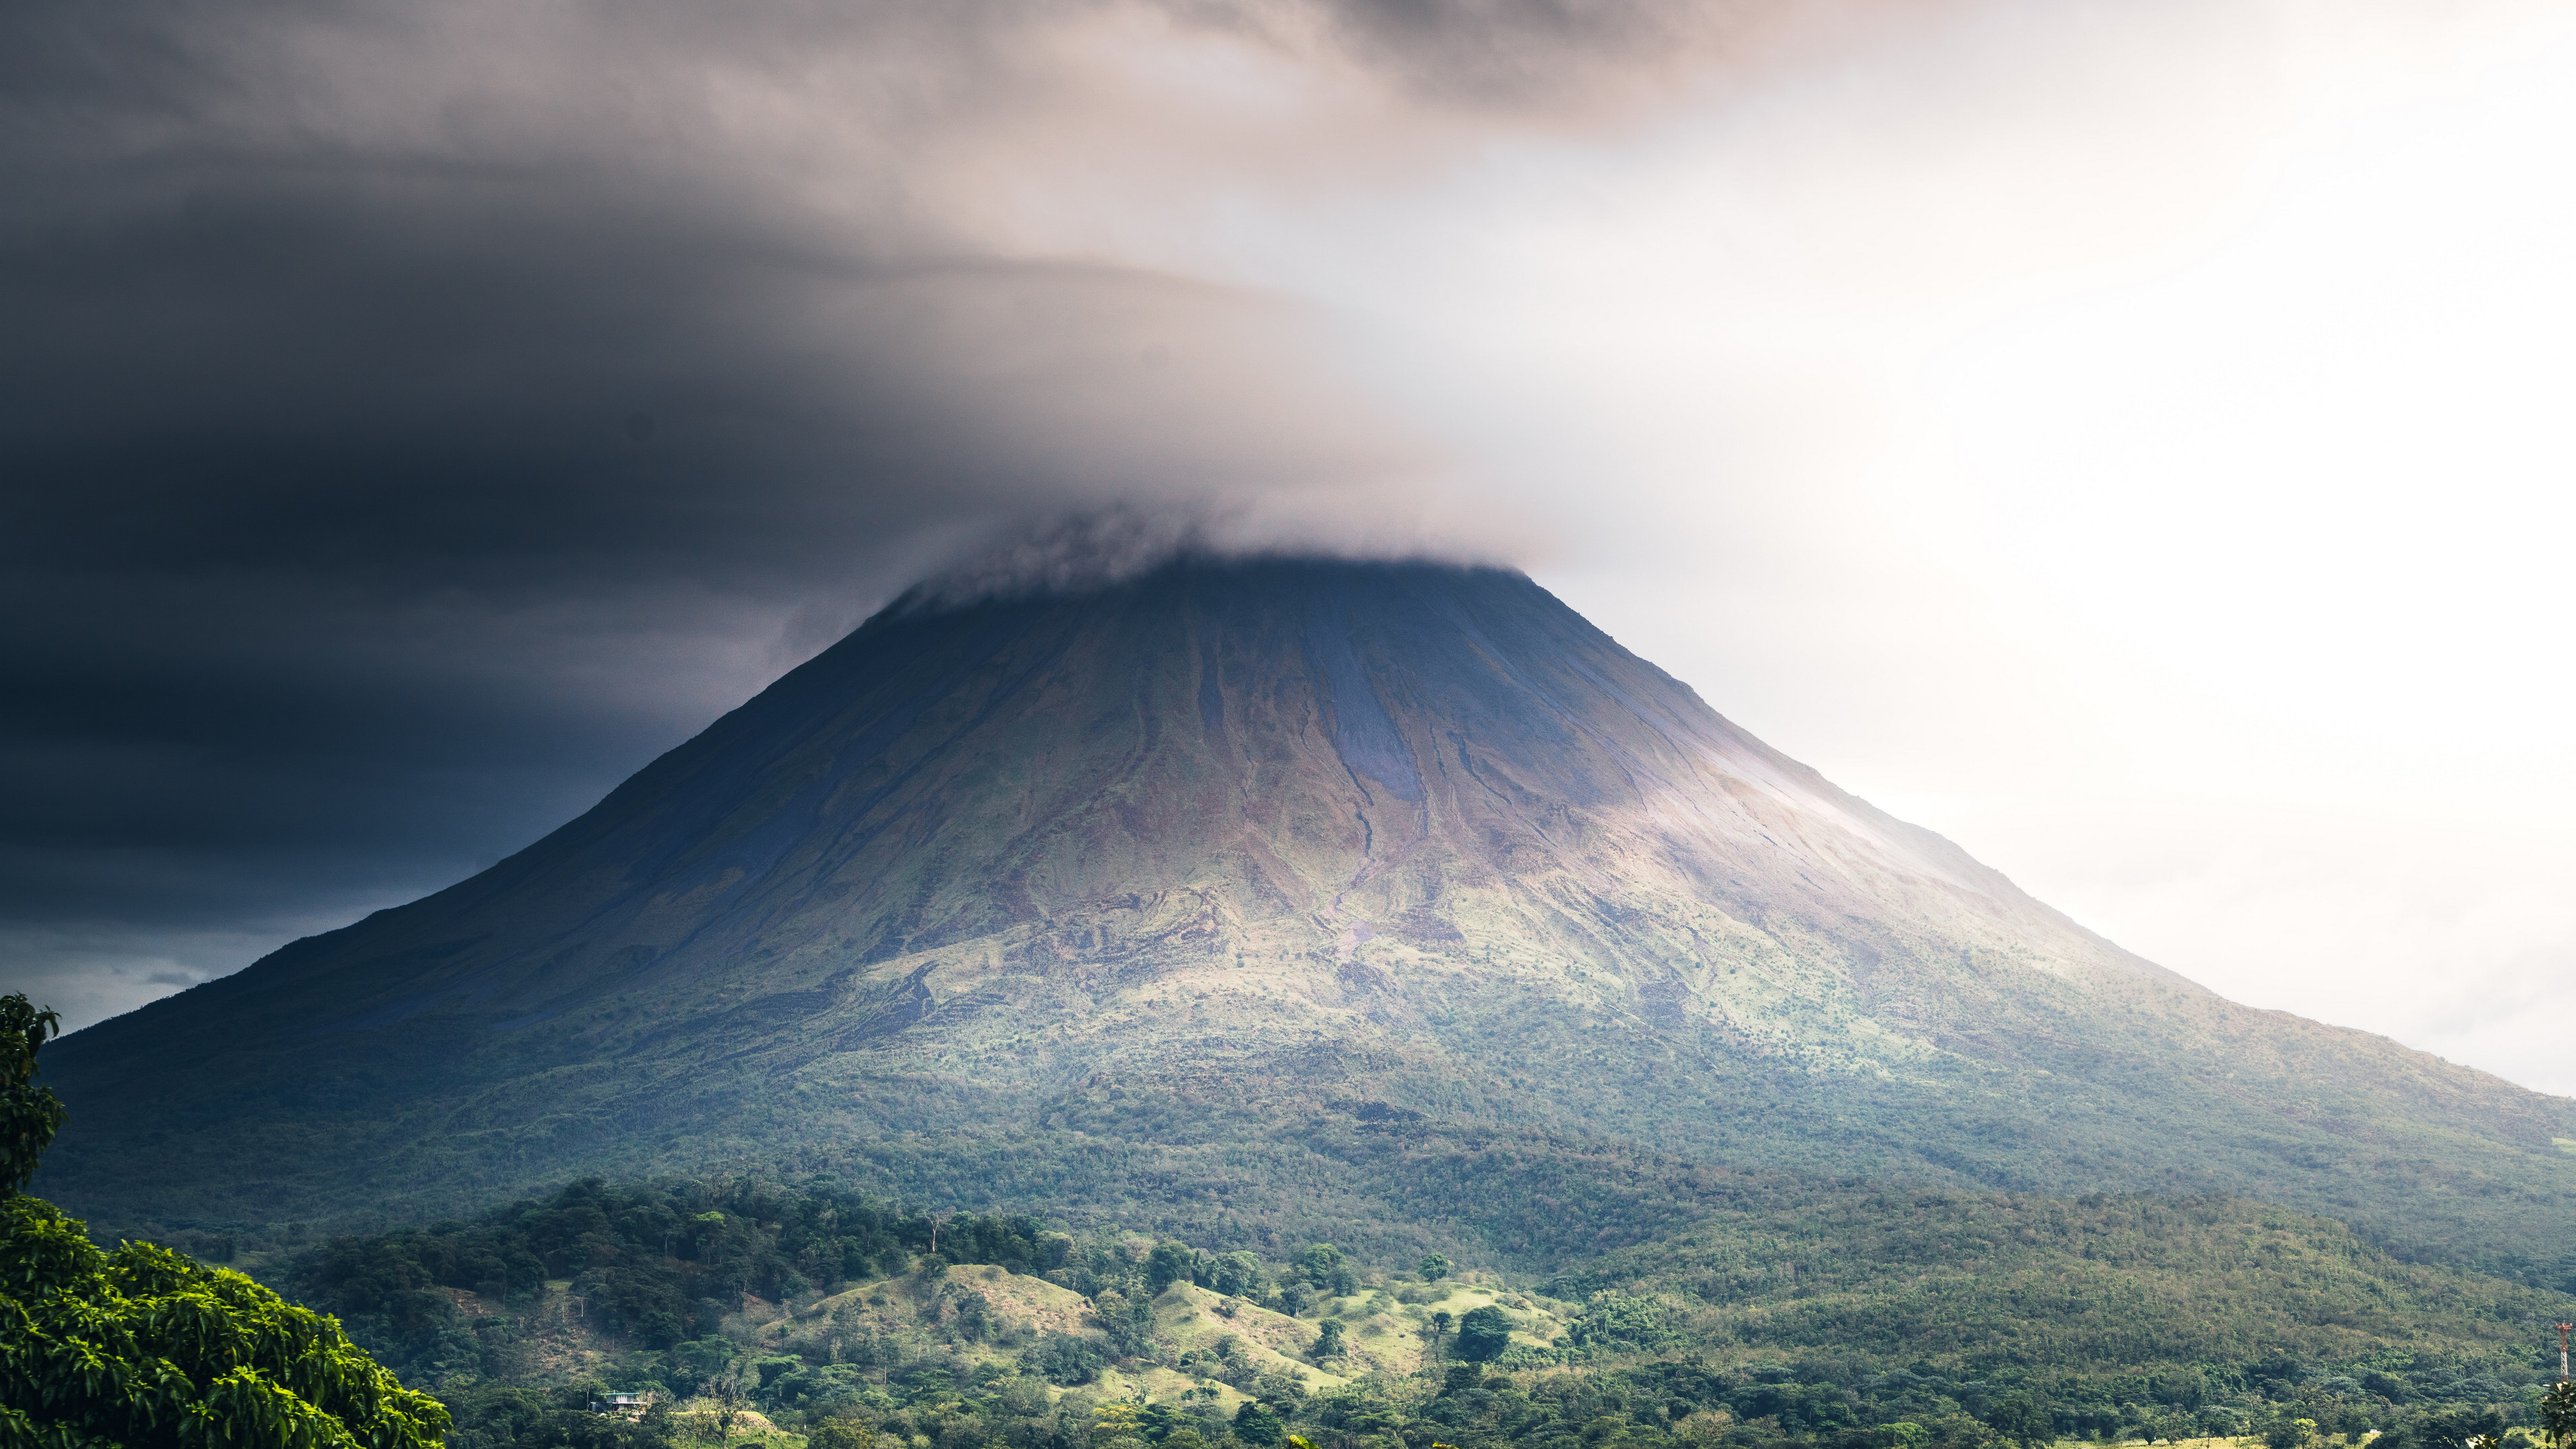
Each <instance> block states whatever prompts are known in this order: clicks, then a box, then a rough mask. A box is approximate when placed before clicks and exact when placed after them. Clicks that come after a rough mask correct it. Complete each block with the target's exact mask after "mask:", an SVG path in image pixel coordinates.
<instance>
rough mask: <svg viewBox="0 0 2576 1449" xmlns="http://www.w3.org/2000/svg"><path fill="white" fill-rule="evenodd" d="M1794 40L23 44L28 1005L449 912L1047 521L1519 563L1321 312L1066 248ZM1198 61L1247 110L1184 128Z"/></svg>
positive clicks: (11, 513)
mask: <svg viewBox="0 0 2576 1449" xmlns="http://www.w3.org/2000/svg"><path fill="white" fill-rule="evenodd" d="M1750 33H1751V31H1750V28H1749V27H1748V24H1747V21H1746V18H1745V16H1743V15H1739V14H1736V13H1732V12H1720V11H1717V10H1709V11H1705V12H1691V11H1689V10H1687V9H1675V8H1673V7H1666V6H1647V5H1636V4H1605V5H1582V4H1575V5H1568V4H1560V3H1548V0H1503V3H1477V4H1439V3H1428V4H1425V3H1400V0H1399V3H1350V4H1343V5H1332V4H1317V5H1294V4H1290V5H1275V6H1263V7H1231V6H1200V5H1193V4H1187V3H1178V4H1172V5H1168V6H1164V7H1159V8H1157V7H1148V6H1130V5H1112V4H1082V3H1064V4H1020V3H984V4H971V3H970V4H956V3H946V0H943V3H935V4H934V3H921V4H886V5H846V6H828V5H808V4H792V3H780V4H768V5H754V6H749V7H728V8H725V9H722V10H709V9H707V8H706V7H703V6H693V5H684V4H643V5H636V4H615V5H610V4H581V3H558V4H537V5H528V4H520V3H509V4H500V3H485V4H466V5H459V6H439V7H414V6H397V5H391V4H338V5H329V4H324V5H306V4H251V5H245V6H234V7H224V8H222V9H221V10H207V9H204V8H202V7H188V6H179V5H170V4H158V3H148V0H126V3H110V4H104V5H79V6H74V5H50V4H46V5H36V6H21V7H16V8H14V9H12V10H11V11H10V12H9V14H8V16H7V17H6V18H5V19H0V98H5V99H0V452H5V455H6V456H7V457H8V459H9V460H10V462H9V467H8V469H7V470H6V472H7V477H6V480H5V483H0V487H5V490H6V491H5V501H0V508H5V527H0V608H5V617H6V619H7V624H6V625H5V628H0V673H5V676H6V677H7V678H8V679H10V681H11V687H10V688H9V689H8V690H7V691H6V692H5V694H0V798H5V800H6V802H7V804H6V807H5V813H0V948H5V950H6V951H7V953H8V958H9V959H8V962H7V973H8V975H9V977H10V980H9V983H8V984H10V985H24V986H29V987H31V988H35V989H37V990H38V991H39V992H40V994H43V995H45V996H47V997H48V998H49V999H51V1000H53V1001H55V1002H57V1003H59V1004H61V1005H63V1006H65V1007H66V1008H67V1009H69V1010H70V1012H71V1014H72V1016H73V1018H74V1019H75V1021H82V1020H89V1019H95V1018H96V1017H97V1016H99V1015H101V1014H104V1013H107V1012H110V1011H113V1010H116V1009H121V1008H123V1007H125V1006H130V1005H132V1004H135V1003H136V1002H138V1001H140V1000H142V999H145V998H146V997H148V996H150V995H154V994H158V993H159V992H161V991H163V990H167V989H169V988H170V987H171V986H172V985H175V984H181V983H184V982H186V981H188V980H192V979H196V978H197V977H198V976H200V975H202V974H205V973H208V972H214V971H221V970H226V969H231V968H232V967H235V966H238V965H239V964H241V963H242V962H243V961H245V960H247V959H249V958H250V957H251V956H252V955H255V954H257V953H258V951H259V950H261V949H264V948H265V947H266V946H269V945H272V944H274V943H275V942H276V941H278V940H280V939H283V938H285V937H287V936H290V935H293V934H295V933H298V932H301V931H305V930H310V929H316V928H320V927H323V926H327V925H329V924H334V923H336V922H337V921H339V920H342V919H345V918H346V917H347V916H348V915H349V914H351V913H352V912H354V911H357V910H360V909H364V908H366V907H369V906H373V905H377V904H382V903H385V902H388V901H391V900H396V899H400V898H403V897H405V896H408V895H410V894H413V893H416V892H418V891H421V890H425V889H429V888H432V887H435V886H437V885H439V884H442V883H444V882H445V881H447V880H450V879H453V878H455V877H456V876H458V875H460V874H462V873H464V872H466V871H468V870H470V869H472V868H474V867H475V866H476V865H479V864H480V863H482V862H484V861H487V860H489V859H491V858H493V857H495V856H497V855H498V854H500V853H503V852H505V851H507V850H509V849H511V848H514V847H515V846H516V845H518V844H520V843H523V842H524V841H526V840H528V839H530V838H532V837H533V836H535V835H536V834H538V833H540V832H541V831H543V830H544V829H546V828H548V827H549V826H551V825H552V824H554V823H556V822H558V821H560V820H561V819H563V818H565V817H566V816H568V815H569V814H571V813H573V812H574V811H576V810H578V809H579V808H581V807H582V806H583V805H585V804H586V803H587V802H588V801H589V800H590V799H591V798H593V797H595V796H596V795H597V794H598V793H600V792H601V791H603V790H604V789H606V788H607V787H608V786H609V785H611V784H613V783H614V782H615V781H616V780H617V779H618V778H620V777H622V776H623V775H624V774H625V773H627V772H628V771H630V770H632V769H633V768H635V767H636V766H638V765H640V764H641V763H643V762H644V761H645V760H646V759H648V758H650V757H651V755H653V754H654V753H655V752H657V751H658V750H659V749H661V748H664V747H667V746H668V745H670V744H673V743H675V742H677V741H678V740H679V739H681V738H683V737H685V736H686V735H687V734H688V733H689V732H691V731H692V730H694V729H695V728H696V727H698V726H700V725H702V724H703V723H704V722H705V721H706V720H708V719H709V718H711V717H712V716H713V715H714V714H716V713H717V712H720V711H721V710H722V709H723V708H726V707H728V706H729V705H730V704H732V703H733V702H735V701H736V700H738V699H740V698H741V697H743V696H744V695H746V694H748V693H749V692H751V691H752V690H754V689H756V688H757V687H758V686H759V685H760V684H761V683H762V682H764V681H765V680H766V679H768V678H769V677H772V676H774V675H775V674H776V673H777V672H779V671H780V670H781V669H783V668H785V667H787V666H788V665H789V664H792V663H793V662H794V661H795V660H796V659H797V658H799V657H802V656H803V655H805V654H807V653H810V652H811V651H812V650H814V649H815V648H818V647H820V646H821V645H822V644H823V643H826V642H828V641H829V639H830V638H832V637H833V636H834V635H835V634H837V633H838V632H839V631H840V630H841V629H843V628H845V627H847V626H848V625H849V624H850V623H852V622H854V621H855V620H856V619H857V618H858V617H860V616H861V615H863V614H864V613H865V612H866V610H867V609H869V608H870V607H873V606H874V605H875V604H877V603H879V602H881V601H882V600H884V599H885V598H887V597H889V596H891V594H892V593H893V592H894V591H895V590H896V589H898V588H900V587H902V586H903V585H905V584H907V583H909V582H910V581H912V580H913V579H915V578H918V577H920V576H922V575H924V574H926V573H930V572H935V571H937V570H938V569H940V568H941V567H942V566H944V565H945V564H948V563H950V562H952V561H954V560H956V559H958V558H960V557H964V556H968V555H970V554H973V553H974V552H975V551H976V550H977V549H979V548H983V547H986V546H988V545H989V544H990V543H991V541H992V539H994V538H995V537H996V536H998V535H1003V534H1006V533H1008V532H1010V531H1011V530H1016V529H1025V528H1027V527H1029V526H1030V525H1031V524H1032V522H1033V521H1043V520H1045V519H1048V518H1061V517H1065V516H1067V515H1085V514H1090V515H1092V516H1097V517H1105V518H1107V519H1110V520H1112V524H1111V527H1112V530H1113V531H1121V532H1126V533H1128V534H1131V535H1134V536H1142V537H1146V538H1148V539H1150V538H1154V537H1159V536H1160V534H1159V533H1158V532H1157V530H1162V531H1164V532H1169V531H1171V529H1172V527H1173V525H1171V524H1169V523H1168V522H1167V521H1157V520H1169V519H1173V518H1179V519H1182V520H1185V521H1186V525H1185V526H1186V527H1187V528H1188V529H1190V530H1194V531H1195V532H1196V533H1197V534H1198V535H1204V536H1213V537H1215V538H1216V539H1217V541H1218V542H1225V541H1227V540H1229V539H1230V540H1232V541H1237V542H1294V543H1301V544H1310V545H1325V546H1332V547H1341V548H1350V549H1357V550H1362V551H1390V552H1409V551H1415V550H1418V549H1420V548H1423V547H1425V546H1432V545H1437V546H1439V547H1443V548H1446V549H1449V550H1452V551H1459V550H1463V551H1467V552H1472V553H1478V554H1482V555H1491V554H1494V553H1497V552H1501V551H1507V550H1508V546H1509V544H1508V536H1509V530H1510V525H1509V523H1508V520H1499V521H1498V520H1496V519H1495V518H1494V517H1493V516H1492V515H1491V513H1490V512H1488V513H1485V514H1482V515H1479V516H1478V518H1476V519H1472V520H1470V519H1463V518H1458V517H1450V516H1447V515H1446V508H1445V504H1444V502H1443V500H1444V498H1445V497H1446V496H1447V495H1446V493H1445V492H1444V489H1445V488H1446V487H1447V486H1448V482H1447V480H1446V478H1445V477H1444V473H1443V469H1444V466H1445V465H1444V463H1443V461H1442V459H1441V458H1440V456H1439V455H1438V453H1437V452H1436V450H1434V449H1432V448H1430V447H1428V446H1426V445H1425V444H1424V443H1423V442H1422V441H1421V440H1420V439H1418V438H1416V437H1413V436H1411V435H1409V434H1408V433H1407V432H1406V431H1405V430H1404V429H1403V428H1402V427H1400V426H1398V425H1396V424H1394V423H1392V422H1390V421H1389V419H1388V418H1387V417H1385V416H1384V415H1383V414H1382V413H1381V412H1380V411H1379V410H1378V409H1376V408H1375V407H1374V406H1372V405H1371V404H1370V403H1368V402H1367V401H1366V400H1364V399H1363V398H1362V397H1361V396H1359V395H1358V394H1357V393H1356V392H1354V391H1353V390H1352V389H1350V388H1349V387H1347V386H1346V385H1344V384H1343V383H1341V382H1339V381H1337V380H1336V373H1335V369H1334V367H1333V366H1332V364H1331V359H1330V358H1329V357H1328V356H1327V355H1326V352H1327V345H1326V343H1325V342H1324V341H1323V340H1322V338H1321V336H1320V334H1319V333H1318V331H1317V328H1316V325H1315V318H1314V317H1313V316H1312V315H1311V314H1310V313H1308V312H1306V311H1304V310H1301V308H1300V307H1299V306H1298V305H1296V304H1294V303H1291V302H1289V301H1287V300H1285V299H1283V298H1281V297H1278V296H1275V295H1269V294H1264V293H1260V292H1257V291H1247V290H1245V289H1243V288H1241V287H1231V286H1226V285H1220V284H1214V283H1210V282H1206V281H1201V280H1196V279H1194V278H1193V277H1192V276H1190V275H1187V274H1186V273H1184V272H1182V271H1176V270H1173V269H1169V268H1157V267H1153V266H1150V265H1138V264H1136V263H1135V262H1134V261H1132V260H1121V259H1118V258H1116V257H1114V256H1111V255H1110V254H1109V253H1107V252H1106V251H1104V250H1103V249H1100V248H1096V247H1089V246H1086V245H1085V243H1084V240H1083V238H1084V234H1085V233H1084V226H1085V225H1086V223H1084V222H1083V221H1082V219H1081V218H1082V217H1083V216H1084V215H1086V214H1088V213H1089V211H1090V209H1092V208H1094V207H1097V208H1101V209H1104V210H1106V211H1109V212H1115V213H1119V214H1121V215H1122V216H1123V217H1124V218H1125V219H1126V220H1128V221H1134V220H1138V219H1140V218H1141V219H1142V220H1144V221H1145V222H1147V223H1148V224H1151V222H1152V217H1151V215H1150V213H1151V212H1152V210H1153V208H1154V207H1156V206H1172V205H1178V204H1180V203H1179V202H1176V201H1175V198H1181V199H1183V200H1184V201H1186V200H1187V199H1188V198H1192V197H1198V196H1201V195H1203V194H1204V190H1205V187H1206V185H1207V183H1208V182H1209V180H1210V178H1213V177H1221V176H1224V175H1229V174H1237V175H1239V174H1241V173H1242V171H1243V169H1244V168H1247V167H1248V168H1250V169H1251V170H1253V171H1256V172H1265V173H1267V174H1278V175H1286V176H1292V177H1294V176H1298V175H1311V177H1313V178H1315V179H1316V180H1317V184H1326V183H1327V181H1328V179H1329V178H1330V177H1331V176H1333V175H1335V174H1338V173H1340V172H1342V171H1344V170H1346V169H1356V170H1359V171H1370V172H1375V173H1378V174H1381V175H1382V174H1384V173H1385V172H1387V171H1388V170H1389V169H1390V168H1391V169H1393V170H1397V171H1400V170H1401V168H1402V167H1403V166H1405V165H1407V164H1410V162H1409V160H1408V158H1409V157H1415V156H1418V154H1420V153H1422V152H1423V151H1425V150H1426V149H1429V150H1439V149H1440V148H1443V147H1450V148H1454V147H1455V146H1457V145H1459V144H1463V140H1462V138H1464V139H1472V138H1473V137H1474V136H1475V135H1478V134H1481V133H1483V132H1486V131H1490V130H1492V129H1493V128H1495V127H1498V126H1500V127H1506V128H1509V127H1529V126H1538V127H1542V128H1544V127H1547V126H1559V125H1581V124H1586V123H1588V122H1589V120H1591V119H1593V118H1597V117H1599V116H1600V115H1603V114H1608V113H1612V112H1616V111H1618V110H1620V109H1621V108H1623V107H1626V108H1633V107H1634V106H1636V105H1637V104H1639V103H1640V102H1641V100H1651V97H1652V95H1653V94H1654V93H1655V92H1656V89H1657V87H1659V86H1662V87H1669V86H1672V85H1676V84H1680V83H1681V82H1682V81H1683V80H1684V79H1686V78H1687V77H1688V76H1689V75H1691V74H1693V73H1695V72H1694V68H1695V66H1697V65H1698V63H1699V61H1701V60H1705V59H1707V58H1708V57H1710V56H1714V55H1717V54H1719V53H1720V52H1721V51H1723V50H1725V49H1726V48H1728V47H1733V46H1736V45H1737V44H1739V42H1740V41H1741V40H1742V39H1743V37H1745V36H1746V35H1748V34H1750ZM1200 54H1221V55H1223V56H1227V57H1232V58H1233V60H1232V62H1231V63H1232V64H1234V65H1236V66H1237V67H1238V70H1239V73H1238V74H1235V75H1233V76H1231V77H1228V76H1224V75H1219V76H1217V77H1216V78H1215V80H1214V82H1213V83H1214V84H1215V85H1216V86H1217V87H1218V88H1219V90H1221V91H1228V93H1227V94H1224V95H1216V96H1212V97H1204V98H1202V100H1203V101H1204V102H1205V103H1204V104H1200V103H1196V102H1193V101H1191V99H1190V97H1189V95H1188V94H1187V92H1188V91H1189V89H1190V88H1191V87H1193V86H1197V85H1200V84H1201V83H1202V82H1200V81H1199V80H1196V79H1191V78H1188V77H1183V78H1181V79H1180V80H1179V81H1178V82H1174V81H1173V79H1172V77H1171V76H1169V75H1166V76H1164V77H1163V78H1162V79H1160V80H1157V79H1156V78H1154V76H1153V75H1152V74H1150V73H1151V72H1153V71H1154V69H1155V67H1157V66H1158V65H1163V66H1167V67H1168V66H1169V65H1172V64H1175V63H1176V62H1175V61H1174V59H1173V58H1174V57H1177V56H1183V55H1200ZM1174 84H1178V86H1179V90H1178V91H1177V92H1176V91H1174V90H1173V89H1172V86H1173V85H1174ZM1282 86H1285V87H1288V88H1289V89H1290V90H1291V91H1294V92H1295V94H1294V95H1291V96H1288V97H1286V98H1285V99H1283V100H1281V101H1280V102H1279V104H1280V105H1282V106H1284V107H1285V108H1286V110H1287V111H1288V112H1293V113H1294V114H1270V115H1264V114H1262V107H1263V105H1264V104H1266V102H1264V101H1263V100H1262V98H1261V96H1260V95H1259V94H1257V93H1258V92H1260V91H1261V90H1262V88H1263V87H1270V88H1272V89H1274V90H1275V89H1276V88H1278V87H1282ZM1231 87H1240V88H1241V93H1240V94H1237V93H1234V92H1232V91H1231V90H1229V88H1231ZM1247 107H1248V109H1247ZM1210 126H1214V127H1215V128H1216V130H1217V131H1222V130H1223V128H1224V127H1227V126H1237V127H1242V128H1245V129H1243V130H1242V132H1241V133H1240V134H1235V135H1231V136H1229V135H1224V134H1216V133H1215V132H1211V131H1210V130H1209V127H1210ZM1189 204H1193V205H1194V204H1195V202H1191V203H1189ZM1122 224H1124V223H1122ZM1103 508H1108V509H1110V510H1112V511H1110V512H1108V513H1106V514H1099V513H1097V510H1100V509H1103ZM1130 525H1133V526H1132V527H1131V526H1130ZM1029 537H1030V538H1032V539H1035V540H1037V542H1035V543H1024V544H1022V545H1020V546H1019V552H1018V554H1017V555H1016V556H1017V557H1019V558H1021V559H1022V560H1023V561H1024V562H1025V561H1028V560H1032V559H1034V560H1036V561H1037V562H1038V563H1039V564H1040V565H1042V566H1047V567H1058V566H1062V562H1063V561H1062V559H1061V558H1060V557H1058V556H1057V555H1059V554H1060V553H1061V551H1062V547H1063V544H1064V535H1063V534H1062V533H1061V532H1059V533H1056V534H1052V535H1048V534H1043V533H1041V534H1037V535H1030V536H1029ZM1132 545H1133V537H1131V538H1130V539H1129V540H1128V544H1127V545H1126V546H1132ZM1032 550H1034V551H1032Z"/></svg>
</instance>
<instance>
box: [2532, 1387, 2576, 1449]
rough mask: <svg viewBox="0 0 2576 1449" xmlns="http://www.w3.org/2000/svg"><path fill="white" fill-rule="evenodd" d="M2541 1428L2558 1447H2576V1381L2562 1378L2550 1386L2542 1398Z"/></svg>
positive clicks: (2570, 1448)
mask: <svg viewBox="0 0 2576 1449" xmlns="http://www.w3.org/2000/svg"><path fill="white" fill-rule="evenodd" d="M2540 1430H2541V1432H2542V1433H2544V1434H2546V1435H2548V1436H2549V1442H2550V1443H2552V1444H2554V1445H2556V1446H2558V1449H2576V1383H2569V1382H2568V1381H2567V1380H2565V1379H2560V1380H2559V1381H2558V1382H2556V1383H2554V1384H2551V1385H2550V1386H2549V1392H2548V1393H2547V1394H2545V1395H2543V1396H2542V1398H2541V1400H2540Z"/></svg>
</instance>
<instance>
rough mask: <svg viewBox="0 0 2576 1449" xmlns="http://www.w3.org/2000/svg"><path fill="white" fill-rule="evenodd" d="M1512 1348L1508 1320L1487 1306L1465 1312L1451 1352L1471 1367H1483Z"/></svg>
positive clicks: (1510, 1322)
mask: <svg viewBox="0 0 2576 1449" xmlns="http://www.w3.org/2000/svg"><path fill="white" fill-rule="evenodd" d="M1511 1346H1512V1320H1511V1317H1510V1315H1508V1314H1506V1313H1504V1312H1503V1310H1501V1309H1499V1308H1496V1307H1495V1306H1494V1305H1492V1304H1490V1303H1488V1304H1486V1305H1484V1306H1483V1307H1481V1308H1470V1309H1468V1310H1467V1316H1466V1317H1464V1318H1461V1319H1459V1320H1458V1338H1457V1347H1456V1348H1455V1350H1454V1352H1456V1353H1457V1355H1458V1356H1459V1357H1460V1358H1463V1359H1466V1360H1467V1361H1469V1362H1470V1363H1483V1362H1485V1361H1486V1360H1488V1359H1491V1358H1495V1357H1497V1356H1499V1355H1500V1354H1501V1353H1502V1351H1503V1350H1504V1349H1507V1348H1509V1347H1511Z"/></svg>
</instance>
